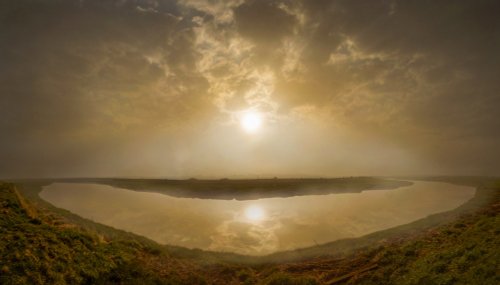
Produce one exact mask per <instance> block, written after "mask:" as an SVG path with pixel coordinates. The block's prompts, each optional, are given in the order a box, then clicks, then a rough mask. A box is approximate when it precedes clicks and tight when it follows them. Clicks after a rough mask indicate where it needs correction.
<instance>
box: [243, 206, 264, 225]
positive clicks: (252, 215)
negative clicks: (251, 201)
mask: <svg viewBox="0 0 500 285" xmlns="http://www.w3.org/2000/svg"><path fill="white" fill-rule="evenodd" d="M265 216H266V213H265V212H264V210H263V209H262V208H261V207H259V206H256V205H253V206H249V207H248V208H246V209H245V217H246V218H247V220H249V221H251V222H258V221H262V220H263V219H264V218H265Z"/></svg>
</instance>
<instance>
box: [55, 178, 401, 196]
mask: <svg viewBox="0 0 500 285" xmlns="http://www.w3.org/2000/svg"><path fill="white" fill-rule="evenodd" d="M50 182H75V183H99V184H105V185H110V186H114V187H120V188H126V189H130V190H135V191H148V192H157V193H161V194H166V195H170V196H174V197H189V198H207V199H208V198H209V199H228V200H231V199H237V200H252V199H258V198H271V197H289V196H297V195H313V194H331V193H349V192H361V191H364V190H373V189H380V190H381V189H396V188H399V187H403V186H408V185H411V182H407V181H399V180H388V179H383V178H375V177H347V178H308V179H304V178H295V179H283V178H275V179H218V180H198V179H187V180H170V179H126V178H109V179H108V178H99V179H96V178H78V179H76V178H75V179H53V180H47V181H46V183H50Z"/></svg>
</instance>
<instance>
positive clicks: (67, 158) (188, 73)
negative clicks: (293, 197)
mask: <svg viewBox="0 0 500 285" xmlns="http://www.w3.org/2000/svg"><path fill="white" fill-rule="evenodd" d="M498 11H500V2H499V1H484V0H483V1H482V0H474V1H472V0H471V1H451V0H445V1H426V0H418V1H416V0H415V1H411V0H409V1H397V0H384V1H378V0H377V1H375V0H374V1H366V0H362V1H361V0H353V1H324V0H322V1H314V0H307V1H306V0H303V1H300V0H284V1H272V0H270V1H244V0H228V1H216V0H179V1H166V0H115V1H111V0H99V1H97V0H79V1H72V0H64V1H63V0H5V1H1V2H0V134H1V137H0V177H5V178H9V177H80V176H84V177H92V176H99V177H165V178H188V177H200V178H219V177H229V178H233V177H234V178H237V177H245V178H249V177H273V176H278V177H302V176H305V177H318V176H321V177H338V176H360V175H413V174H416V175H441V174H446V175H498V174H499V173H500V147H499V145H500V109H499V107H500V81H499V75H498V74H499V71H500V54H499V50H500V18H499V17H498ZM248 114H251V115H252V116H254V117H257V118H258V123H259V124H258V126H256V127H255V129H253V130H252V131H249V130H248V129H246V128H245V118H247V115H248Z"/></svg>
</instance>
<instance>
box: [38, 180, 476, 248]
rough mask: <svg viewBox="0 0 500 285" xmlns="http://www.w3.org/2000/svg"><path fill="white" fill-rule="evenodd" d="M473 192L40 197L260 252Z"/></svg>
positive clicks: (374, 225) (413, 189) (190, 240)
mask: <svg viewBox="0 0 500 285" xmlns="http://www.w3.org/2000/svg"><path fill="white" fill-rule="evenodd" d="M474 193H475V189H474V188H472V187H467V186H458V185H453V184H448V183H441V182H414V184H413V185H411V186H407V187H401V188H398V189H396V190H370V191H364V192H361V193H347V194H329V195H308V196H296V197H288V198H266V199H259V200H248V201H237V200H213V199H196V198H176V197H170V196H166V195H162V194H158V193H147V192H136V191H131V190H126V189H120V188H113V187H110V186H106V185H100V184H84V183H81V184H78V183H55V184H51V185H49V186H46V187H44V189H43V190H42V192H41V193H40V197H41V198H42V199H44V200H46V201H48V202H50V203H52V204H53V205H55V206H57V207H60V208H63V209H67V210H69V211H71V212H73V213H75V214H78V215H80V216H82V217H85V218H88V219H90V220H93V221H95V222H98V223H102V224H105V225H109V226H112V227H115V228H118V229H122V230H126V231H130V232H133V233H136V234H139V235H143V236H146V237H148V238H150V239H152V240H155V241H157V242H159V243H162V244H170V245H178V246H183V247H188V248H201V249H206V250H214V251H229V252H236V253H241V254H251V255H264V254H269V253H272V252H276V251H282V250H289V249H295V248H300V247H307V246H312V245H315V244H321V243H326V242H330V241H334V240H338V239H342V238H349V237H359V236H362V235H365V234H368V233H371V232H375V231H378V230H382V229H387V228H391V227H394V226H398V225H401V224H406V223H409V222H412V221H415V220H418V219H421V218H424V217H426V216H428V215H430V214H434V213H438V212H443V211H447V210H451V209H454V208H456V207H458V206H459V205H461V204H463V203H465V202H466V201H467V200H469V199H470V198H472V197H473V196H474Z"/></svg>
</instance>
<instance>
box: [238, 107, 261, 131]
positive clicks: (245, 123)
mask: <svg viewBox="0 0 500 285" xmlns="http://www.w3.org/2000/svg"><path fill="white" fill-rule="evenodd" d="M240 125H241V127H242V128H243V130H245V131H246V132H247V133H255V132H257V131H258V130H259V129H260V128H261V127H262V115H261V114H260V113H259V112H257V111H246V112H245V113H244V114H243V115H242V116H241V118H240Z"/></svg>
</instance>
